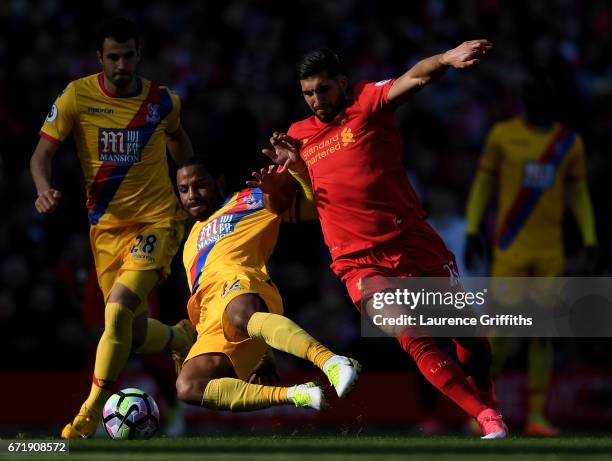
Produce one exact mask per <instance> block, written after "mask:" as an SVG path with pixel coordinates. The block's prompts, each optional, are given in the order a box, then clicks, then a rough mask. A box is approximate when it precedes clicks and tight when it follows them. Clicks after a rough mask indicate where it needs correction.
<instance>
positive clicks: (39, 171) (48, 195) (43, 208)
mask: <svg viewBox="0 0 612 461" xmlns="http://www.w3.org/2000/svg"><path fill="white" fill-rule="evenodd" d="M58 147H59V143H58V142H52V141H49V140H48V139H46V138H42V137H41V138H40V140H39V141H38V145H37V146H36V149H34V153H33V154H32V158H31V159H30V173H31V174H32V179H33V180H34V184H35V186H36V193H37V195H38V197H37V198H36V201H35V202H34V206H35V207H36V210H37V211H38V212H39V213H53V212H54V211H55V209H56V208H57V206H58V205H59V201H60V198H61V197H62V194H61V192H60V191H58V190H56V189H53V188H52V187H51V170H52V168H51V160H52V159H53V156H54V155H55V153H56V152H57V149H58Z"/></svg>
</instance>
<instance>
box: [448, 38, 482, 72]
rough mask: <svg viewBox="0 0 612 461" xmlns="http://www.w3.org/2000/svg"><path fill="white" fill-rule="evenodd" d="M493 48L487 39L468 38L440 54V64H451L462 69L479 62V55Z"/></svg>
mask: <svg viewBox="0 0 612 461" xmlns="http://www.w3.org/2000/svg"><path fill="white" fill-rule="evenodd" d="M491 48H493V44H492V43H491V42H490V41H488V40H484V39H483V40H470V41H468V42H463V43H462V44H461V45H459V46H458V47H457V48H453V49H452V50H448V51H447V52H446V53H444V54H443V55H442V58H441V61H442V64H444V65H447V66H452V67H454V68H455V69H463V68H464V67H470V66H473V65H474V64H478V63H479V62H480V59H479V57H480V56H484V55H485V54H487V51H489V50H490V49H491Z"/></svg>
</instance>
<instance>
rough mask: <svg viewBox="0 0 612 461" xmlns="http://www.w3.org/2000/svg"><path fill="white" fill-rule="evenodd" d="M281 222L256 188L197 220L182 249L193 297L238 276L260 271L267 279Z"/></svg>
mask: <svg viewBox="0 0 612 461" xmlns="http://www.w3.org/2000/svg"><path fill="white" fill-rule="evenodd" d="M281 221H282V217H281V216H279V215H277V214H274V213H272V212H270V211H268V210H267V209H266V208H265V206H264V201H263V193H262V191H261V190H260V189H257V188H256V189H245V190H242V191H240V192H236V193H234V194H232V195H230V196H229V197H228V198H227V199H226V201H225V203H224V204H223V205H222V206H221V208H219V209H218V210H217V211H216V212H214V213H213V214H212V215H211V216H210V217H209V218H208V219H206V220H205V221H197V222H196V223H195V224H194V225H193V227H192V229H191V232H190V233H189V237H187V241H186V242H185V248H184V250H183V264H184V266H185V272H186V273H187V279H188V283H189V289H190V291H191V294H192V296H193V295H195V294H197V293H198V292H199V291H200V290H204V289H206V287H207V286H211V285H212V284H214V283H215V282H218V281H219V280H220V279H223V278H224V277H228V276H230V277H234V276H235V275H236V274H237V273H245V272H257V273H259V274H260V275H263V276H264V278H267V275H268V270H267V268H266V264H267V262H268V260H269V259H270V256H271V255H272V252H273V251H274V246H275V245H276V241H277V239H278V232H279V229H280V224H281Z"/></svg>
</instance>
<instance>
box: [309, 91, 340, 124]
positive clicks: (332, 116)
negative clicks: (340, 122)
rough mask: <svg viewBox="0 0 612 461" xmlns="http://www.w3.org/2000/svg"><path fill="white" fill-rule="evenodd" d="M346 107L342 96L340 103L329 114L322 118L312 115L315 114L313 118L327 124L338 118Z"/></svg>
mask: <svg viewBox="0 0 612 461" xmlns="http://www.w3.org/2000/svg"><path fill="white" fill-rule="evenodd" d="M346 106H347V99H346V96H345V95H342V99H341V101H340V102H339V103H338V105H337V106H336V107H334V109H333V110H332V111H331V112H330V113H329V114H326V115H323V116H320V115H318V114H317V113H316V112H314V114H315V117H317V118H318V119H319V120H321V121H322V122H323V123H329V122H331V121H333V120H334V119H335V118H336V117H337V116H338V114H339V113H340V112H342V111H343V110H344V109H345V108H346Z"/></svg>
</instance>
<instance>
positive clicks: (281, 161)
mask: <svg viewBox="0 0 612 461" xmlns="http://www.w3.org/2000/svg"><path fill="white" fill-rule="evenodd" d="M270 144H272V149H262V150H261V152H262V153H263V154H264V155H266V156H267V157H269V158H270V159H271V160H272V161H273V162H274V163H276V164H277V165H283V169H284V168H292V169H293V166H294V165H296V164H299V163H300V162H302V159H301V158H300V142H299V141H298V140H297V139H293V138H292V137H291V136H289V135H288V134H287V133H280V132H278V131H275V132H274V133H273V134H272V137H271V138H270ZM302 163H303V162H302Z"/></svg>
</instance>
